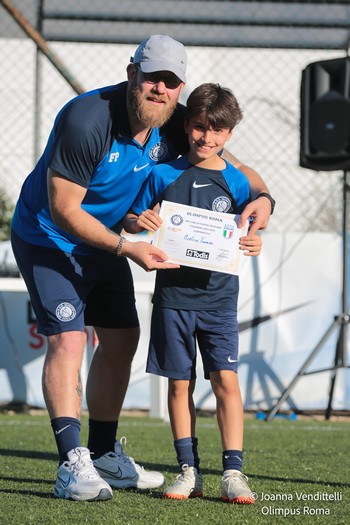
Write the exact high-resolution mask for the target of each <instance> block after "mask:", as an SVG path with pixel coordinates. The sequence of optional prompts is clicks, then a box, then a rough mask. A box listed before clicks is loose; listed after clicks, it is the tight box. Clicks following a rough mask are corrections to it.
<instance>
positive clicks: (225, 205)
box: [212, 195, 231, 213]
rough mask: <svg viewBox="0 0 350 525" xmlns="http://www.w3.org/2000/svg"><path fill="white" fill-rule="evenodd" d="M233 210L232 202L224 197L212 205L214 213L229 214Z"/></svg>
mask: <svg viewBox="0 0 350 525" xmlns="http://www.w3.org/2000/svg"><path fill="white" fill-rule="evenodd" d="M230 208H231V201H230V199H229V198H228V197H225V196H224V195H223V196H222V197H217V198H216V199H215V201H214V202H213V205H212V210H213V211H218V212H220V213H227V212H228V211H229V210H230Z"/></svg>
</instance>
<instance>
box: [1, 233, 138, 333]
mask: <svg viewBox="0 0 350 525" xmlns="http://www.w3.org/2000/svg"><path fill="white" fill-rule="evenodd" d="M11 241H12V248H13V253H14V255H15V258H16V261H17V264H18V267H19V270H20V272H21V274H22V277H23V279H24V281H25V283H26V286H27V289H28V292H29V295H30V299H31V303H32V306H33V310H34V313H35V315H36V318H37V323H38V332H39V333H41V334H44V335H46V336H48V335H53V334H59V333H62V332H70V331H73V330H76V331H83V330H84V327H85V326H95V327H101V328H134V327H138V326H139V321H138V317H137V311H136V306H135V294H134V285H133V279H132V275H131V270H130V266H129V263H128V261H127V259H126V258H125V257H116V256H115V255H113V254H111V253H109V252H105V251H102V250H101V251H98V252H96V254H93V255H73V254H71V253H65V252H63V251H60V250H54V249H51V248H45V247H42V246H37V245H33V244H29V243H27V242H25V241H23V239H21V238H20V237H18V236H17V235H16V234H15V233H14V232H12V237H11Z"/></svg>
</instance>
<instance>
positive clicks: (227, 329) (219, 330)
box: [146, 305, 238, 380]
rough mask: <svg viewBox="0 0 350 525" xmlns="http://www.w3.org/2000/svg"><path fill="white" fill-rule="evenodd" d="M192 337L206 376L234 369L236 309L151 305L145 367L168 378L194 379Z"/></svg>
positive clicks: (194, 352)
mask: <svg viewBox="0 0 350 525" xmlns="http://www.w3.org/2000/svg"><path fill="white" fill-rule="evenodd" d="M196 341H197V342H198V348H199V350H200V353H201V355H202V361H203V368H204V377H205V378H206V379H209V374H210V372H216V371H219V370H232V371H233V372H237V365H238V322H237V312H236V311H231V310H223V311H206V310H173V309H171V308H163V307H160V306H157V305H155V306H154V307H153V312H152V322H151V339H150V345H149V352H148V359H147V367H146V371H147V372H149V373H151V374H156V375H160V376H165V377H170V378H172V379H183V380H189V379H195V378H196V359H197V352H196Z"/></svg>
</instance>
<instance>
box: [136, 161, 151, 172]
mask: <svg viewBox="0 0 350 525" xmlns="http://www.w3.org/2000/svg"><path fill="white" fill-rule="evenodd" d="M148 164H149V162H147V164H144V165H143V166H134V171H141V170H143V169H144V168H147V166H148Z"/></svg>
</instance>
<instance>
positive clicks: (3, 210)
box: [0, 188, 14, 241]
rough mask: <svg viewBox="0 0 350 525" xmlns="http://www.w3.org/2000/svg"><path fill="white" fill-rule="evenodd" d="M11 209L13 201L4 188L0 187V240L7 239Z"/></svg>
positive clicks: (12, 209) (9, 229)
mask: <svg viewBox="0 0 350 525" xmlns="http://www.w3.org/2000/svg"><path fill="white" fill-rule="evenodd" d="M13 211H14V204H13V202H12V201H11V199H10V198H9V197H8V195H7V194H6V192H5V190H4V189H2V188H0V241H7V240H8V239H9V238H10V232H11V219H12V215H13Z"/></svg>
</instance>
